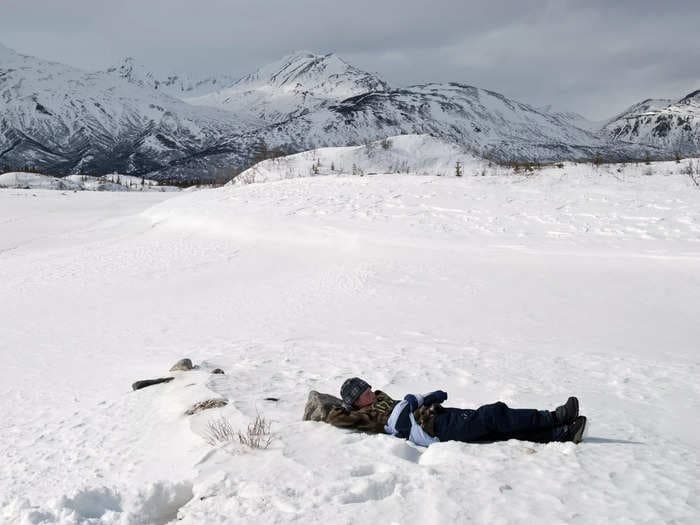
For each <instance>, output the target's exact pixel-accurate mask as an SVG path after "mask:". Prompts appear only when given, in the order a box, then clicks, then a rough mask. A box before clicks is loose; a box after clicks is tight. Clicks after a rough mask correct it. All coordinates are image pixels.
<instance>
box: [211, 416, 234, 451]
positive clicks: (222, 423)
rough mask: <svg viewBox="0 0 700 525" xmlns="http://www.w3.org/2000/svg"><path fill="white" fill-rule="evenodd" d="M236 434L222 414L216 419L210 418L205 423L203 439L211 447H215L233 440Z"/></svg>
mask: <svg viewBox="0 0 700 525" xmlns="http://www.w3.org/2000/svg"><path fill="white" fill-rule="evenodd" d="M236 435H237V434H236V431H235V430H233V427H232V426H231V422H230V421H229V420H228V419H227V418H225V417H223V416H222V417H220V418H218V419H212V420H210V421H209V422H208V423H207V430H206V432H205V434H204V439H205V440H206V442H207V443H209V444H210V445H211V446H212V447H216V446H218V445H224V444H226V443H229V442H231V441H233V439H234V438H235V437H236Z"/></svg>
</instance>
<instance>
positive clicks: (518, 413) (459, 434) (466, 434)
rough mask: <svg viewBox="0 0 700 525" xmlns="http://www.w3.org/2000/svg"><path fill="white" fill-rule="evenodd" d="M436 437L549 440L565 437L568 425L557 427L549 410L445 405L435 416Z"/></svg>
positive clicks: (484, 440) (488, 439) (481, 440)
mask: <svg viewBox="0 0 700 525" xmlns="http://www.w3.org/2000/svg"><path fill="white" fill-rule="evenodd" d="M434 430H435V436H436V437H437V438H438V439H439V440H440V441H464V442H466V443H479V442H482V443H483V442H490V441H505V440H508V439H522V440H526V441H536V442H539V443H548V442H550V441H561V440H563V439H564V438H565V434H566V427H564V426H555V422H554V417H553V416H552V413H551V412H549V411H548V410H534V409H529V408H509V407H508V405H506V404H505V403H502V402H500V401H499V402H498V403H493V404H491V405H484V406H481V407H479V408H477V409H476V410H472V409H465V408H442V410H441V411H440V412H438V414H436V416H435V427H434Z"/></svg>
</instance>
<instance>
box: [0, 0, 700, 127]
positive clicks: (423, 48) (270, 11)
mask: <svg viewBox="0 0 700 525" xmlns="http://www.w3.org/2000/svg"><path fill="white" fill-rule="evenodd" d="M470 4H473V3H472V2H464V1H463V0H462V1H451V0H443V1H440V0H436V1H435V2H432V3H431V4H430V5H428V3H427V2H425V1H422V2H418V1H415V0H403V1H394V0H384V1H380V2H378V1H376V0H374V1H368V0H355V1H353V2H343V3H332V2H329V1H328V0H325V1H324V0H267V1H265V0H261V1H260V2H250V1H238V0H228V1H227V0H199V1H194V0H190V1H184V0H148V1H143V0H141V1H135V0H121V1H120V2H95V1H94V0H62V1H61V2H56V1H53V0H3V1H2V4H0V41H1V42H2V43H3V44H5V45H7V46H10V47H13V48H15V49H16V50H18V51H20V52H23V53H26V54H31V55H36V56H40V57H43V58H48V59H51V60H56V61H59V62H65V63H67V64H71V65H74V66H78V67H82V68H85V69H103V68H105V67H107V66H109V65H112V64H114V63H116V62H118V61H119V60H120V58H121V57H123V56H125V55H132V56H135V57H136V58H137V59H138V60H139V61H140V62H142V63H144V64H145V65H146V66H148V67H149V68H151V69H153V70H155V71H156V72H159V73H166V72H171V71H178V72H179V71H184V72H191V73H193V74H205V73H212V72H217V71H220V72H226V73H231V74H234V75H243V74H246V73H248V72H250V71H251V70H253V69H255V68H256V67H258V66H260V65H263V64H265V63H266V62H269V61H272V60H275V59H277V58H279V57H281V56H282V55H285V54H288V53H289V52H292V51H295V50H298V49H306V50H310V51H316V52H336V53H338V54H339V55H340V56H341V57H343V58H345V59H346V60H347V61H349V62H351V63H353V64H355V65H357V66H358V67H361V68H363V69H367V70H369V71H375V72H378V73H379V74H380V75H381V76H382V77H384V78H385V79H387V80H388V81H389V82H390V83H392V84H394V85H398V86H400V85H407V84H413V83H421V82H427V81H448V80H455V81H461V82H467V83H470V84H473V85H476V86H479V87H483V88H487V89H491V90H494V91H499V92H502V93H504V94H505V95H507V96H510V97H513V98H515V99H517V100H520V101H523V102H527V103H531V104H533V105H545V104H552V105H553V106H554V107H555V108H557V109H562V110H573V111H579V112H581V113H582V114H584V115H586V116H588V117H589V118H593V119H602V118H606V117H609V116H612V115H613V114H615V113H617V112H618V111H621V110H622V109H624V108H625V107H626V106H628V105H630V104H632V103H634V102H637V101H638V100H641V99H643V98H647V97H669V98H672V97H679V96H681V95H683V94H685V93H687V92H690V91H693V90H695V89H699V88H700V67H699V64H700V60H699V59H700V45H699V44H698V41H697V33H696V32H697V27H699V26H700V10H698V9H697V4H696V2H695V1H692V0H688V1H680V0H679V1H667V2H663V3H662V2H658V1H649V0H639V1H630V0H618V1H617V2H616V3H615V5H614V6H610V5H608V4H609V2H607V1H606V2H603V1H598V0H592V1H588V2H586V4H585V6H582V5H580V4H581V2H575V1H573V0H559V1H557V0H549V1H548V0H537V1H523V2H512V1H503V0H491V1H490V2H488V3H484V4H485V5H483V6H478V7H477V6H474V5H470Z"/></svg>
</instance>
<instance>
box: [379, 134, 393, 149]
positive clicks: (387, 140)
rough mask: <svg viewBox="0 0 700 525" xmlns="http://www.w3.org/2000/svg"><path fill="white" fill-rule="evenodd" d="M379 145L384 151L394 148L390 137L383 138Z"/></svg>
mask: <svg viewBox="0 0 700 525" xmlns="http://www.w3.org/2000/svg"><path fill="white" fill-rule="evenodd" d="M379 144H380V145H381V146H382V149H384V150H389V149H391V147H392V146H393V143H392V142H391V139H390V138H389V137H385V138H383V139H382V141H381V142H380V143H379Z"/></svg>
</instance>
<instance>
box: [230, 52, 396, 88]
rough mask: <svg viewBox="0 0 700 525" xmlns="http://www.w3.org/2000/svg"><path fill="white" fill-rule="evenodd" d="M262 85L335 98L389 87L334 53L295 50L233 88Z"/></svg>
mask: <svg viewBox="0 0 700 525" xmlns="http://www.w3.org/2000/svg"><path fill="white" fill-rule="evenodd" d="M265 86H268V87H274V88H277V89H279V88H281V89H282V90H284V91H298V92H304V93H307V94H311V95H312V96H320V97H321V98H331V99H335V100H342V99H344V98H348V97H352V96H355V95H359V94H361V93H366V92H368V91H386V90H388V89H389V85H388V84H387V83H386V82H385V81H384V80H382V79H380V78H379V77H377V76H376V75H373V74H371V73H368V72H366V71H362V70H361V69H358V68H356V67H355V66H352V65H350V64H348V63H347V62H345V61H344V60H343V59H341V58H340V57H339V56H337V55H336V54H334V53H327V54H323V55H322V54H316V53H311V52H309V51H297V52H294V53H291V54H289V55H286V56H284V57H282V58H281V59H279V60H276V61H275V62H272V63H270V64H267V65H266V66H263V67H261V68H260V69H258V70H257V71H255V73H251V74H250V75H247V76H245V77H243V78H241V79H240V80H239V81H238V82H236V83H235V84H234V86H232V88H234V89H236V90H241V89H246V90H249V89H264V88H265Z"/></svg>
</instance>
